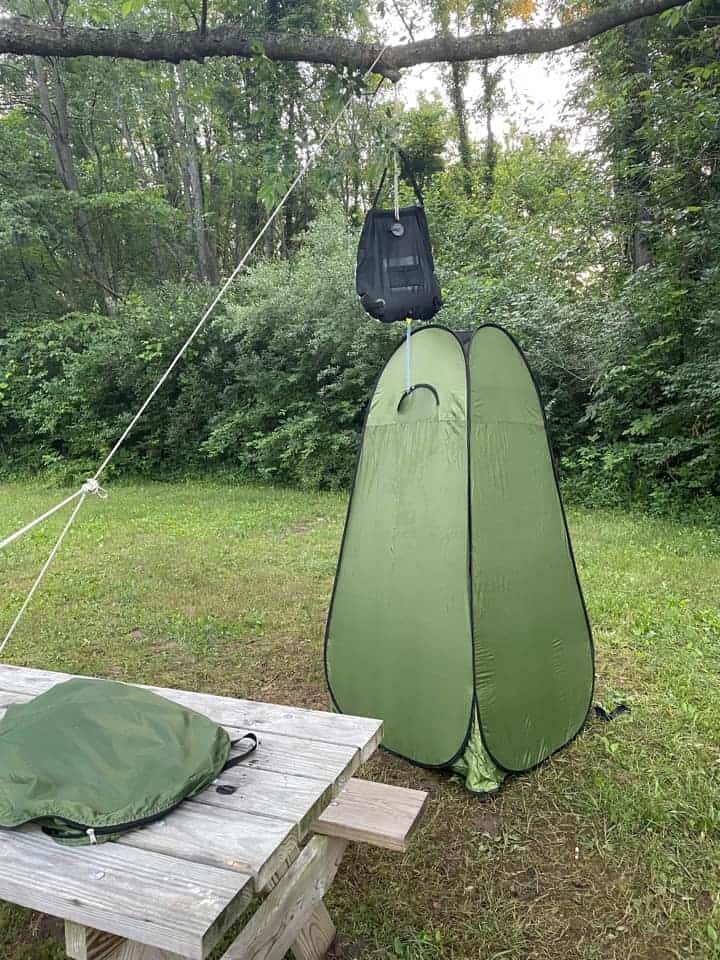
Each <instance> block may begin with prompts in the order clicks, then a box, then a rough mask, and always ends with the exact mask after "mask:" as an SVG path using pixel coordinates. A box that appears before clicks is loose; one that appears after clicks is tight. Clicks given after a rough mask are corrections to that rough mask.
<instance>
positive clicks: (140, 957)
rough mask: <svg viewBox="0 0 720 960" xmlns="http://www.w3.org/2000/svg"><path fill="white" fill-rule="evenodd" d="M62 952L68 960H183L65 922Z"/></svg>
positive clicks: (120, 938) (164, 951) (152, 948)
mask: <svg viewBox="0 0 720 960" xmlns="http://www.w3.org/2000/svg"><path fill="white" fill-rule="evenodd" d="M65 952H66V953H67V955H68V957H70V960H184V958H183V957H181V956H180V955H179V954H177V953H169V952H168V951H167V950H158V948H157V947H147V946H145V945H144V944H142V943H135V942H133V941H131V940H123V938H122V937H116V936H114V935H113V934H110V933H102V932H101V931H100V930H93V929H92V927H83V926H82V925H81V924H79V923H69V922H66V923H65Z"/></svg>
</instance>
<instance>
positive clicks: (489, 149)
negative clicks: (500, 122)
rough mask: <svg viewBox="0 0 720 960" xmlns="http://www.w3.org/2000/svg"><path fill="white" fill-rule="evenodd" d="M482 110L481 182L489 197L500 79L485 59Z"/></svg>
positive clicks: (490, 194)
mask: <svg viewBox="0 0 720 960" xmlns="http://www.w3.org/2000/svg"><path fill="white" fill-rule="evenodd" d="M480 72H481V76H482V85H483V92H482V111H483V116H484V118H485V149H484V152H483V182H484V184H485V195H486V196H487V197H488V198H490V197H491V196H492V194H493V191H494V189H495V167H496V165H497V144H496V143H495V134H494V133H493V128H492V121H493V114H494V112H495V91H496V90H497V85H498V82H499V80H500V74H499V72H498V73H495V74H493V73H491V72H490V67H489V64H488V62H487V60H484V61H483V65H482V69H481V71H480Z"/></svg>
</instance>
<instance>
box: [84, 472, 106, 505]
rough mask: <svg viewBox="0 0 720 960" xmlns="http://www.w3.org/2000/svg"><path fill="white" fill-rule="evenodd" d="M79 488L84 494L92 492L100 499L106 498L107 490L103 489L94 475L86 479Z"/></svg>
mask: <svg viewBox="0 0 720 960" xmlns="http://www.w3.org/2000/svg"><path fill="white" fill-rule="evenodd" d="M80 489H81V490H82V492H83V493H84V494H88V493H94V494H95V495H96V496H97V497H98V498H99V499H100V500H107V498H108V492H107V490H105V489H103V487H101V486H100V484H99V483H98V482H97V480H96V479H95V478H94V477H91V478H90V479H89V480H86V481H85V483H84V484H83V485H82V487H80Z"/></svg>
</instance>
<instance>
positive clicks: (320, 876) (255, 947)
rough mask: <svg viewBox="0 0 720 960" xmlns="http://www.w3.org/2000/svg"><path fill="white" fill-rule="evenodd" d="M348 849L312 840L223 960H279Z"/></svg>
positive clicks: (320, 839)
mask: <svg viewBox="0 0 720 960" xmlns="http://www.w3.org/2000/svg"><path fill="white" fill-rule="evenodd" d="M346 846H347V844H346V842H345V841H344V840H337V839H331V838H328V837H313V839H312V840H311V841H310V842H309V843H308V845H307V846H306V847H305V848H304V849H303V851H302V852H301V854H300V856H299V857H298V859H297V860H296V861H295V863H294V864H293V865H292V866H291V867H290V869H289V870H288V872H287V874H286V875H285V877H284V878H283V880H282V881H281V882H280V883H279V884H278V885H277V886H276V887H275V889H274V890H272V892H271V893H270V894H269V895H268V896H267V898H266V899H265V901H264V902H263V903H262V904H261V905H260V907H258V909H257V910H256V912H255V913H254V915H253V916H252V917H251V919H250V920H249V922H248V923H247V925H246V926H245V928H244V929H243V930H242V932H241V933H240V934H239V936H238V937H237V939H236V940H235V942H234V943H233V944H232V946H230V947H229V949H228V950H227V951H226V953H225V954H224V955H223V957H222V960H281V958H282V957H283V956H284V955H285V953H286V952H287V951H288V950H289V949H290V947H291V946H292V944H293V943H294V942H295V940H296V939H297V937H298V936H299V934H300V931H301V930H302V929H303V928H304V927H305V926H306V924H307V923H308V921H309V919H310V917H311V915H312V912H313V911H314V909H315V907H316V906H317V905H318V904H319V903H320V901H321V900H322V898H323V897H324V896H325V893H326V892H327V890H328V888H329V887H330V884H331V883H332V881H333V879H334V877H335V874H336V872H337V869H338V867H339V865H340V861H341V860H342V857H343V854H344V852H345V847H346Z"/></svg>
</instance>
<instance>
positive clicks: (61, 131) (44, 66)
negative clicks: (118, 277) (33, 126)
mask: <svg viewBox="0 0 720 960" xmlns="http://www.w3.org/2000/svg"><path fill="white" fill-rule="evenodd" d="M34 72H35V83H36V89H37V93H38V99H39V101H40V112H41V114H42V120H43V126H44V128H45V135H46V137H47V141H48V146H49V147H50V152H51V154H52V158H53V161H54V163H55V170H56V171H57V175H58V178H59V179H60V182H61V183H62V185H63V187H64V189H65V190H67V191H68V193H73V194H75V195H77V196H78V197H79V196H80V181H79V179H78V175H77V169H76V167H75V159H74V157H73V151H72V143H71V135H70V120H69V117H68V112H67V102H66V98H65V86H64V83H63V80H62V75H61V73H60V69H59V64H58V63H56V62H52V61H51V62H46V61H44V60H42V59H41V58H40V57H35V58H34ZM74 217H75V222H76V224H77V229H78V233H79V235H80V243H81V246H82V249H83V253H84V257H85V260H86V263H87V269H86V270H85V271H83V272H85V273H87V274H88V276H89V277H90V278H91V279H92V280H93V281H94V283H95V284H96V285H97V286H98V287H99V289H100V291H101V295H102V299H103V303H104V304H105V307H106V309H107V310H108V312H110V311H111V310H112V309H113V308H114V307H115V305H116V304H117V301H118V299H119V297H118V294H117V293H116V291H115V289H114V286H113V282H112V276H111V273H110V271H109V269H108V267H107V265H106V263H105V261H104V258H103V254H102V251H101V249H100V247H99V245H98V243H97V241H96V238H95V235H94V233H93V229H92V226H91V223H90V219H89V217H88V215H87V213H86V212H85V211H84V210H80V209H78V210H76V211H75V214H74Z"/></svg>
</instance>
